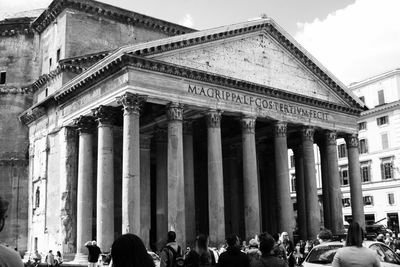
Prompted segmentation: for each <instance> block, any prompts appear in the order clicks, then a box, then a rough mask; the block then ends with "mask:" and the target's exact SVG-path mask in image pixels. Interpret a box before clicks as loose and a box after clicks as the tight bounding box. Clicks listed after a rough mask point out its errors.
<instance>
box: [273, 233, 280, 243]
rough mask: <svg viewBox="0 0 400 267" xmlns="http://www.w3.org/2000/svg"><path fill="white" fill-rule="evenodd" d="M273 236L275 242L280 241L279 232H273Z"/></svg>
mask: <svg viewBox="0 0 400 267" xmlns="http://www.w3.org/2000/svg"><path fill="white" fill-rule="evenodd" d="M272 237H273V238H274V240H275V242H278V241H279V234H278V233H275V234H272Z"/></svg>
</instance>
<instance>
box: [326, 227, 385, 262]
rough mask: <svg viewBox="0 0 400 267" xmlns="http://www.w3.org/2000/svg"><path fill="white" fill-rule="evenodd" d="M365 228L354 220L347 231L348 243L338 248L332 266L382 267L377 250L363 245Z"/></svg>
mask: <svg viewBox="0 0 400 267" xmlns="http://www.w3.org/2000/svg"><path fill="white" fill-rule="evenodd" d="M363 241H364V230H363V229H362V228H361V226H360V225H359V224H358V223H357V222H352V223H351V224H350V226H349V230H348V232H347V237H346V244H345V246H344V247H343V248H340V249H338V251H337V252H336V255H335V257H334V258H333V262H332V267H348V266H351V267H380V266H381V263H380V261H379V259H378V255H377V254H376V252H374V251H372V250H370V249H368V248H366V247H363V245H362V243H363Z"/></svg>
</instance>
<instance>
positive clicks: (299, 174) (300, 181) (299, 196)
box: [293, 144, 307, 240]
mask: <svg viewBox="0 0 400 267" xmlns="http://www.w3.org/2000/svg"><path fill="white" fill-rule="evenodd" d="M293 152H294V160H295V170H296V200H297V223H298V228H299V234H300V239H302V240H307V217H306V192H305V187H304V157H303V145H302V144H298V145H297V147H296V148H295V149H294V150H293Z"/></svg>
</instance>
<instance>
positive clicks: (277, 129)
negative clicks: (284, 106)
mask: <svg viewBox="0 0 400 267" xmlns="http://www.w3.org/2000/svg"><path fill="white" fill-rule="evenodd" d="M286 135H287V124H286V122H282V121H278V122H275V123H274V136H275V137H286Z"/></svg>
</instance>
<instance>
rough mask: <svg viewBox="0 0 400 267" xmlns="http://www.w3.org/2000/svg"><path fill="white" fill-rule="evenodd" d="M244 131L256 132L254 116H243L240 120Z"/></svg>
mask: <svg viewBox="0 0 400 267" xmlns="http://www.w3.org/2000/svg"><path fill="white" fill-rule="evenodd" d="M240 124H241V126H242V132H243V133H250V134H254V133H255V129H256V118H254V117H242V118H241V120H240Z"/></svg>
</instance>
